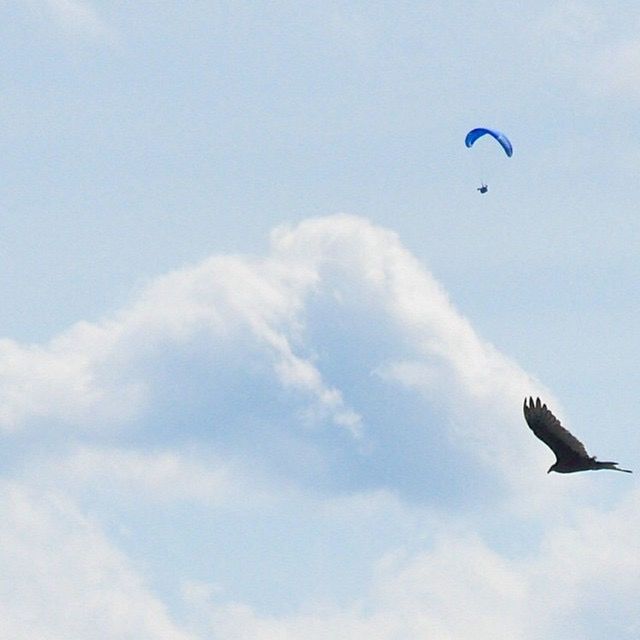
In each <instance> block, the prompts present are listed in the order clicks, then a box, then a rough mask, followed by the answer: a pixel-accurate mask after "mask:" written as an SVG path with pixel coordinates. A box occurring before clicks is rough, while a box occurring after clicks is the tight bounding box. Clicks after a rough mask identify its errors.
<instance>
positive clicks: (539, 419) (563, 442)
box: [523, 398, 589, 461]
mask: <svg viewBox="0 0 640 640" xmlns="http://www.w3.org/2000/svg"><path fill="white" fill-rule="evenodd" d="M523 410H524V419H525V420H526V421H527V424H528V425H529V427H530V428H531V431H533V433H535V435H536V436H537V437H538V438H540V440H542V442H544V443H545V444H546V445H547V446H548V447H549V448H550V449H551V450H552V451H553V452H554V453H555V454H556V458H557V459H558V461H560V460H571V459H575V458H589V454H588V453H587V450H586V449H585V448H584V445H583V444H582V442H580V440H578V438H576V437H575V436H573V435H571V434H570V433H569V432H568V431H567V430H566V429H565V428H564V427H563V426H562V425H561V424H560V420H558V418H556V417H555V416H554V415H553V413H551V411H549V409H547V405H546V404H542V403H541V402H540V398H536V401H535V402H534V401H533V398H529V404H528V405H527V399H526V398H525V400H524V407H523Z"/></svg>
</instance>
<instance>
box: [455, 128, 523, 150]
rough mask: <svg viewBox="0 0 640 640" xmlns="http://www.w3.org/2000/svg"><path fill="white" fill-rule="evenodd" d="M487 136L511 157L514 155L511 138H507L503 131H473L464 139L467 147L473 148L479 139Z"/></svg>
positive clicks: (480, 129) (481, 129) (482, 129)
mask: <svg viewBox="0 0 640 640" xmlns="http://www.w3.org/2000/svg"><path fill="white" fill-rule="evenodd" d="M485 135H490V136H491V137H493V138H495V139H496V140H497V141H498V142H499V143H500V146H501V147H502V148H503V149H504V152H505V153H506V154H507V155H508V156H509V157H511V156H512V155H513V147H512V146H511V142H510V141H509V138H507V136H505V135H504V133H502V131H496V130H495V129H485V128H483V127H481V128H479V129H471V131H469V133H467V137H466V138H465V139H464V143H465V144H466V145H467V147H471V146H472V145H473V143H474V142H475V141H476V140H477V139H478V138H481V137H482V136H485Z"/></svg>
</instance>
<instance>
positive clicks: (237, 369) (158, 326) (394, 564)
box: [0, 215, 640, 640]
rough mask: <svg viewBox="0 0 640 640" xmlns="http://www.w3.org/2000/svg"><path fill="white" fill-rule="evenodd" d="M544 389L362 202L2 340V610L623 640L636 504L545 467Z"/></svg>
mask: <svg viewBox="0 0 640 640" xmlns="http://www.w3.org/2000/svg"><path fill="white" fill-rule="evenodd" d="M542 391H544V390H543V389H542V387H541V386H540V385H539V384H538V383H537V382H536V381H535V380H533V379H532V378H531V377H530V376H529V375H528V374H527V373H526V372H524V371H523V370H522V369H521V368H519V367H518V366H517V365H516V364H515V363H514V362H512V361H510V360H509V359H508V358H507V357H505V356H504V355H502V354H501V353H499V352H498V351H497V350H496V349H495V348H493V347H492V346H491V345H490V344H488V343H487V342H485V341H483V340H482V339H481V338H480V337H479V336H478V335H477V334H476V332H475V331H474V329H473V327H472V326H471V324H470V323H469V322H468V321H467V320H466V319H465V318H463V317H461V315H460V314H459V313H458V312H457V311H456V309H455V308H454V307H453V305H452V304H451V302H450V301H449V299H448V297H447V295H446V293H445V291H444V290H443V288H442V287H441V286H440V285H439V284H438V282H437V281H436V280H435V279H434V278H433V277H432V276H431V275H430V274H429V273H428V272H427V271H426V270H425V269H424V267H423V266H422V265H421V264H420V263H419V262H418V261H417V260H416V259H415V258H414V257H413V256H412V255H411V254H410V253H409V252H408V251H407V250H406V249H405V248H404V247H403V246H402V244H401V242H400V241H399V239H398V237H397V236H396V235H395V234H394V233H393V232H391V231H389V230H386V229H382V228H379V227H376V226H374V225H372V224H371V223H369V222H368V221H366V220H364V219H362V218H358V217H354V216H348V215H335V216H329V217H324V218H317V219H310V220H307V221H304V222H302V223H301V224H299V225H297V226H296V227H293V228H284V227H283V228H278V229H276V230H275V231H274V232H273V234H272V237H271V247H270V251H269V253H268V255H267V256H266V257H264V258H255V257H247V256H216V257H212V258H210V259H208V260H206V261H204V262H203V263H201V264H198V265H195V266H192V267H187V268H184V269H181V270H179V271H176V272H173V273H170V274H168V275H166V276H164V277H161V278H159V279H157V280H156V281H154V282H152V283H150V284H149V286H148V287H146V288H145V290H143V291H142V292H141V293H140V295H139V296H138V297H137V298H136V300H135V301H134V302H133V303H132V304H131V305H130V306H129V307H128V308H125V309H123V310H122V311H121V312H120V313H118V314H117V315H116V316H114V317H112V318H109V319H106V320H104V321H103V322H100V323H95V324H90V323H84V322H81V323H78V324H77V325H75V326H73V327H71V328H70V329H69V330H68V331H66V332H64V333H63V334H61V335H58V336H55V337H54V338H52V339H51V340H50V341H49V342H48V343H47V344H44V345H23V344H19V343H17V342H15V341H13V340H9V339H5V340H2V341H1V342H0V425H1V427H2V430H3V433H4V439H5V443H6V446H7V450H8V451H10V452H11V453H12V454H13V455H12V456H11V458H12V462H11V463H8V462H7V464H6V470H7V471H6V474H7V476H8V477H7V478H6V481H4V482H3V485H2V491H1V492H0V501H1V502H2V512H3V513H5V514H6V517H5V518H4V519H3V523H2V525H1V526H0V536H1V538H2V541H3V544H2V545H1V550H0V556H1V557H2V565H3V566H4V567H6V568H7V570H6V571H4V572H3V576H2V577H1V578H0V588H1V591H2V593H3V600H2V610H3V616H2V618H3V620H4V621H5V622H3V623H0V625H2V624H4V625H5V626H4V631H6V634H5V635H7V634H8V635H9V636H11V637H16V638H21V637H25V638H26V637H34V635H35V636H38V637H45V636H46V637H51V638H65V639H69V638H76V637H77V638H83V639H93V638H103V637H104V638H107V637H109V638H128V637H136V638H139V639H143V640H144V639H146V638H149V639H156V638H157V639H160V638H161V639H169V638H170V639H175V640H186V639H191V638H205V637H206V638H209V637H214V638H225V640H227V639H234V638H237V639H241V638H242V639H244V638H247V639H248V638H252V639H257V640H270V639H275V638H286V639H287V640H289V639H290V640H297V639H298V638H300V639H302V638H305V639H308V638H316V637H317V638H325V637H341V638H345V639H347V640H355V639H360V638H368V639H371V638H380V639H384V640H390V639H391V638H397V637H406V638H412V637H429V638H438V639H440V638H443V639H451V640H458V639H462V638H466V637H469V635H470V634H472V635H473V636H474V637H476V638H495V637H497V636H500V637H509V638H519V639H522V640H535V639H537V638H542V637H548V635H546V634H549V633H551V630H552V629H553V628H554V626H555V627H557V625H560V627H559V628H561V629H564V631H563V634H560V635H559V636H558V635H556V637H563V638H567V639H571V638H589V637H594V638H595V637H599V636H598V635H597V633H596V632H595V631H594V629H598V626H597V625H596V624H591V625H581V624H579V622H578V621H579V620H581V619H582V617H583V616H585V615H587V614H586V613H585V612H587V611H588V610H589V608H590V607H591V608H592V607H593V606H595V604H594V603H599V602H600V603H605V604H603V605H602V607H603V619H605V620H606V621H607V622H608V623H609V624H610V625H612V627H611V628H612V629H615V631H616V634H617V635H618V637H622V638H627V637H628V638H631V637H634V636H633V635H632V634H633V633H635V631H637V628H635V627H633V623H632V622H630V620H631V619H632V616H633V614H634V613H637V607H636V605H635V604H634V600H633V598H632V594H633V593H634V592H635V590H637V588H638V586H640V585H638V575H640V572H639V571H638V568H639V567H638V566H637V563H638V560H637V558H638V557H639V556H638V553H637V552H638V548H637V542H636V541H635V540H636V539H635V537H634V535H633V532H634V531H635V530H637V525H638V524H639V523H638V522H637V516H636V515H635V514H637V512H638V509H637V504H638V495H636V494H635V493H633V492H632V493H629V494H628V495H627V496H626V497H625V498H624V499H623V500H619V501H617V502H615V503H614V504H610V501H611V498H608V497H607V496H603V495H602V494H598V493H596V492H595V491H594V492H592V495H593V496H595V497H594V498H593V500H591V499H590V498H584V497H582V496H583V495H584V491H581V488H582V489H584V487H585V486H586V483H588V482H590V480H588V479H585V478H575V479H574V478H571V479H567V480H568V481H567V482H563V483H560V482H554V481H553V479H552V478H550V477H549V478H548V477H546V476H544V473H543V471H544V469H545V466H544V465H545V453H544V451H543V447H541V446H539V445H538V444H537V443H536V442H535V441H534V439H532V437H531V435H530V434H529V433H528V431H527V429H526V427H525V426H524V423H523V421H522V417H521V409H520V407H521V403H522V398H523V396H524V395H526V394H530V393H534V394H535V393H538V392H542ZM545 397H546V398H549V397H550V396H549V394H548V392H545ZM542 480H545V481H546V482H543V481H542ZM598 500H599V501H600V503H599V504H597V505H596V506H594V504H593V501H595V502H597V501H598ZM612 522H613V523H615V524H614V525H611V523H612ZM160 541H162V544H164V545H169V548H173V546H176V547H180V548H183V551H181V553H182V554H183V556H184V558H186V560H184V561H182V563H181V561H179V560H178V559H176V557H177V556H176V554H173V557H172V558H169V557H168V556H170V555H171V554H165V553H162V552H159V551H158V545H159V544H161V542H160ZM265 549H267V551H265ZM203 554H204V555H203ZM228 557H231V558H235V562H234V561H227V560H226V559H225V558H228ZM334 557H335V558H336V559H333V558H334ZM145 559H146V560H145ZM208 563H210V564H208ZM314 568H315V569H316V570H317V571H316V574H317V576H316V575H315V574H314ZM252 569H253V571H254V572H255V573H254V575H253V576H252V577H249V576H250V575H251V570H252ZM167 575H169V576H170V577H167ZM258 576H260V578H259V579H258ZM12 585H18V586H19V589H18V590H17V591H16V590H15V588H14V587H12ZM260 585H262V586H260ZM178 592H179V594H178ZM177 594H178V595H177ZM319 594H321V595H319ZM74 603H75V604H74ZM95 620H100V621H101V624H100V625H95V624H94V621H95ZM589 620H591V618H589ZM0 629H2V627H1V626H0ZM47 634H48V635H47ZM590 634H591V635H590ZM594 634H595V635H594Z"/></svg>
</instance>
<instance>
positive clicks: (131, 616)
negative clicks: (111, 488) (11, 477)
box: [0, 482, 193, 640]
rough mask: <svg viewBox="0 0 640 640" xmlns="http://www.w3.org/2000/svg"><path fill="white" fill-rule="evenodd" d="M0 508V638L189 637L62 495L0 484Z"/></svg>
mask: <svg viewBox="0 0 640 640" xmlns="http://www.w3.org/2000/svg"><path fill="white" fill-rule="evenodd" d="M0 510H1V511H2V519H1V520H0V564H1V565H2V575H0V636H1V637H3V638H12V639H13V640H30V639H32V638H47V639H51V640H80V639H82V640H101V639H104V640H107V639H108V640H118V639H122V640H124V639H125V638H140V640H193V636H191V635H190V634H188V633H186V632H183V631H181V630H180V629H179V628H178V626H177V625H176V624H175V623H174V622H173V621H172V620H171V618H170V616H169V615H168V613H167V611H166V609H165V607H164V605H163V604H162V603H161V602H160V601H159V600H158V599H157V598H156V597H155V596H153V595H152V594H151V593H150V592H149V591H148V589H147V588H146V586H145V584H144V582H143V581H142V580H141V579H140V577H139V576H138V575H136V573H135V571H134V570H133V569H132V568H131V566H130V563H129V562H128V560H127V559H126V558H125V557H124V556H123V555H122V554H121V553H120V552H119V551H117V550H116V549H114V548H113V547H112V546H111V545H110V543H109V542H108V541H107V539H106V538H105V536H104V535H103V534H102V533H101V531H100V530H99V529H98V528H97V527H96V526H95V524H94V523H92V522H91V521H90V520H88V519H87V518H86V517H85V516H83V515H82V514H81V513H79V512H78V510H77V509H76V508H75V507H74V506H73V504H72V503H70V502H69V501H68V500H66V499H65V498H64V497H62V496H61V495H59V494H56V493H50V492H48V493H44V494H39V493H35V492H34V491H32V490H29V489H27V488H25V487H24V486H21V485H19V484H16V483H7V482H3V483H2V484H1V485H0Z"/></svg>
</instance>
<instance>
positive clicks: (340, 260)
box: [0, 215, 549, 483]
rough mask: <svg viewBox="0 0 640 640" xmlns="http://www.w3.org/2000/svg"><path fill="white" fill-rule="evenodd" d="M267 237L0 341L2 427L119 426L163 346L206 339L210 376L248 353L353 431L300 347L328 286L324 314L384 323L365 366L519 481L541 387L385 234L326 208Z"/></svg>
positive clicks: (532, 451) (341, 399)
mask: <svg viewBox="0 0 640 640" xmlns="http://www.w3.org/2000/svg"><path fill="white" fill-rule="evenodd" d="M271 245H272V246H271V251H270V254H269V255H268V256H267V257H266V258H264V259H254V258H249V257H242V256H226V257H214V258H211V259H209V260H206V261H204V262H203V263H201V264H199V265H196V266H194V267H188V268H185V269H182V270H179V271H176V272H174V273H170V274H168V275H166V276H164V277H161V278H158V279H157V280H156V281H155V282H153V283H151V284H150V285H149V286H148V287H147V289H146V290H145V291H143V292H142V294H141V295H140V296H139V298H138V300H137V301H136V302H135V303H134V304H133V305H132V306H131V307H130V308H128V309H124V310H123V311H121V312H120V313H119V314H118V315H117V316H116V317H114V318H112V319H109V320H105V321H103V322H101V323H97V324H90V323H84V322H83V323H78V324H77V325H75V326H73V327H72V328H71V329H69V330H68V331H66V332H64V333H63V334H61V335H59V336H57V337H55V338H53V339H52V340H51V341H50V342H49V343H48V344H46V345H41V346H40V345H20V344H18V343H17V342H15V341H12V340H8V339H5V340H2V341H1V342H0V425H1V426H2V427H3V428H4V430H5V431H9V432H10V431H15V430H18V429H20V428H22V427H23V426H25V424H29V423H32V422H33V421H34V420H36V419H39V420H41V421H44V422H50V421H51V419H53V420H56V421H62V422H64V423H66V424H73V425H76V426H77V427H80V426H82V428H84V429H86V428H90V429H95V428H100V427H101V428H106V425H112V424H113V423H120V424H124V423H127V422H128V421H131V420H133V419H135V418H136V417H140V416H141V415H143V414H144V411H145V410H146V408H147V406H148V404H147V403H148V397H149V391H150V390H151V388H152V387H153V384H154V363H155V362H157V361H159V360H161V359H162V357H163V355H162V354H163V353H166V352H170V351H172V350H174V351H175V350H179V349H180V348H181V346H182V345H184V344H188V343H190V342H194V341H195V342H198V341H200V342H201V341H204V343H203V344H207V343H208V344H211V345H215V347H214V353H215V354H220V355H219V358H221V359H219V360H217V359H216V357H217V356H215V355H213V354H212V355H213V357H212V361H211V362H210V363H209V364H210V368H211V370H212V371H219V372H220V374H225V371H226V364H225V360H224V358H225V355H224V353H225V350H226V351H229V350H233V349H235V348H241V349H244V350H246V349H249V350H251V352H252V353H253V354H254V356H252V357H258V358H260V359H261V360H263V361H264V362H265V363H268V366H270V367H271V369H272V371H273V373H274V376H275V378H276V379H277V380H278V381H279V383H280V384H281V385H282V386H283V388H287V389H290V390H292V391H294V392H296V393H298V394H300V395H301V397H306V398H308V400H309V403H310V405H309V406H310V409H311V413H312V414H316V416H319V417H320V418H323V417H324V416H326V417H328V418H329V419H330V420H331V421H333V422H334V423H335V424H337V425H340V426H342V427H345V428H346V429H348V430H349V431H350V432H351V433H352V434H354V435H356V436H361V435H362V434H363V430H362V418H361V415H360V414H361V411H359V409H358V407H352V406H350V404H349V403H348V402H347V400H346V399H345V392H344V390H343V389H339V388H338V386H337V385H336V384H332V383H331V381H329V380H327V379H326V378H327V376H326V375H325V374H323V372H322V370H321V369H322V367H321V364H320V361H319V360H318V358H317V357H316V356H315V352H316V351H317V350H318V349H321V348H322V345H321V344H316V343H311V342H309V335H308V325H309V324H310V323H313V322H318V320H316V319H314V318H310V317H308V316H307V314H308V310H309V309H310V308H311V305H312V303H313V301H314V300H316V299H318V297H319V296H320V297H321V296H322V295H324V294H327V293H328V294H330V302H329V303H328V304H327V303H326V301H325V303H324V304H325V306H330V307H331V310H332V312H337V313H339V312H343V313H345V314H349V313H351V312H352V310H350V306H349V305H350V304H352V302H353V300H354V299H357V300H359V301H360V303H361V309H360V313H364V314H366V316H367V318H369V319H370V321H369V324H370V326H372V327H373V326H375V325H377V324H379V323H380V322H384V323H386V324H387V325H388V331H389V332H390V334H392V335H393V336H394V338H393V340H394V342H395V344H396V345H397V348H396V349H395V350H396V351H397V353H398V357H397V359H395V358H394V357H393V355H391V357H390V358H389V357H388V356H385V359H384V360H380V361H378V362H376V363H374V366H373V370H372V371H370V372H369V373H371V372H376V371H377V372H378V373H380V374H381V375H382V377H383V378H384V379H385V380H387V381H392V382H393V383H394V384H402V385H407V384H408V386H410V387H412V388H418V389H419V390H420V392H422V393H424V394H425V395H426V396H427V397H428V398H429V400H430V402H432V403H433V404H434V405H436V406H438V407H440V408H441V409H443V410H444V411H445V412H446V413H447V414H448V415H449V418H450V421H449V433H450V436H451V438H452V439H455V440H456V446H458V447H460V446H462V447H464V448H465V449H466V451H467V453H470V454H471V455H474V456H476V457H477V458H478V459H479V460H480V461H481V462H483V463H484V464H486V465H488V466H490V467H492V468H494V469H495V470H496V471H497V472H498V473H502V474H504V476H505V477H508V478H509V480H510V481H511V482H516V483H519V482H528V480H527V477H528V476H527V474H526V473H524V470H525V469H529V468H530V469H534V468H539V467H537V465H539V464H544V463H543V462H542V460H543V453H542V449H538V448H536V446H535V445H534V444H533V443H532V441H531V436H530V434H529V433H528V432H527V431H526V429H525V428H524V426H523V423H522V415H521V409H520V407H521V403H522V398H523V397H524V395H526V394H529V393H536V392H537V390H538V389H540V388H541V387H540V385H539V384H538V383H536V382H535V381H534V380H532V379H531V378H530V376H528V375H527V374H526V373H525V372H524V371H523V370H522V369H520V368H519V367H518V366H517V365H516V364H515V363H513V362H511V361H510V360H509V359H508V358H506V357H505V356H503V355H502V354H500V353H498V352H497V351H496V349H494V348H493V347H492V346H491V345H490V344H487V343H486V342H484V341H483V340H482V339H480V338H479V337H478V335H477V334H476V333H475V331H474V330H473V328H472V326H471V324H470V323H469V322H468V321H467V320H466V319H465V318H463V317H462V316H461V315H460V314H459V313H458V312H457V311H456V309H455V308H454V307H453V305H452V304H451V303H450V301H449V300H448V297H447V295H446V293H445V292H444V290H443V289H442V287H441V286H440V285H439V284H438V283H437V282H436V281H435V280H434V278H433V277H432V276H431V275H430V274H429V273H428V272H427V271H426V270H425V269H424V268H423V266H422V265H421V264H420V263H419V262H418V261H417V260H416V259H415V258H414V257H413V256H412V255H411V254H410V253H409V252H408V251H407V250H406V249H405V248H404V247H403V246H402V244H401V243H400V241H399V239H398V238H397V236H396V235H395V234H394V233H392V232H390V231H388V230H385V229H382V228H379V227H376V226H374V225H372V224H370V223H369V222H367V221H366V220H364V219H362V218H358V217H354V216H348V215H335V216H329V217H325V218H317V219H311V220H307V221H305V222H303V223H301V224H300V225H298V226H297V227H294V228H280V229H278V230H277V231H275V232H274V233H273V236H272V243H271ZM345 341H346V342H347V343H348V342H349V337H347V336H345ZM371 348H372V349H373V352H374V353H375V345H371ZM409 352H411V353H412V354H413V364H411V366H410V370H411V379H409V378H407V375H408V372H409V369H408V365H407V363H406V361H405V354H407V353H409ZM363 355H364V354H363ZM423 371H428V374H426V375H422V372H423ZM545 397H546V398H549V395H548V394H546V395H545ZM444 426H445V427H446V425H444ZM365 434H366V431H365ZM514 459H516V460H518V465H517V466H514V464H513V460H514Z"/></svg>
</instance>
